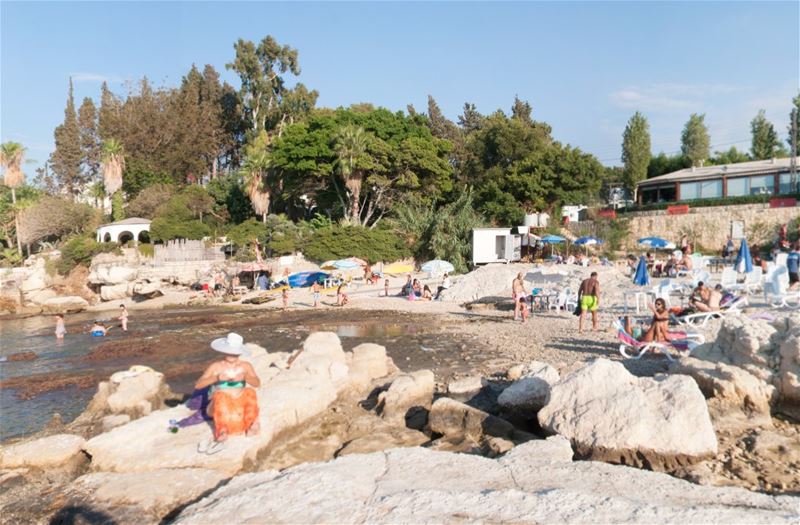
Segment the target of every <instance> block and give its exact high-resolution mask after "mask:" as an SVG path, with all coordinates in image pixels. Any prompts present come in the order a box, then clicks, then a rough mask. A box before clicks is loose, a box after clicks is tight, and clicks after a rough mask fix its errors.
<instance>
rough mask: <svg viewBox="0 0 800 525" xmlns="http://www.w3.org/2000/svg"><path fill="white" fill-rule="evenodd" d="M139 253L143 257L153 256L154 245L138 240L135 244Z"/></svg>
mask: <svg viewBox="0 0 800 525" xmlns="http://www.w3.org/2000/svg"><path fill="white" fill-rule="evenodd" d="M137 249H138V250H139V253H140V254H142V256H144V257H153V256H154V255H155V252H156V250H155V247H154V246H153V245H152V244H150V243H145V242H140V243H139V245H138V246H137Z"/></svg>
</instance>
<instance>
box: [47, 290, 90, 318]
mask: <svg viewBox="0 0 800 525" xmlns="http://www.w3.org/2000/svg"><path fill="white" fill-rule="evenodd" d="M88 306H89V303H88V302H87V301H86V299H84V298H83V297H78V296H76V295H72V296H67V297H54V298H52V299H48V300H46V301H45V302H44V304H42V309H43V310H44V312H45V313H54V314H57V313H67V314H73V313H77V312H82V311H83V310H85V309H86V308H87V307H88Z"/></svg>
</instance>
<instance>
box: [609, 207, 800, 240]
mask: <svg viewBox="0 0 800 525" xmlns="http://www.w3.org/2000/svg"><path fill="white" fill-rule="evenodd" d="M622 217H623V218H630V219H631V220H630V231H631V234H630V236H629V237H628V239H629V246H628V248H629V249H632V248H634V247H635V243H636V239H640V238H642V237H649V236H657V237H663V238H665V239H668V240H671V241H673V242H675V243H678V242H679V241H680V236H681V234H682V233H686V234H688V235H689V238H690V239H692V240H693V241H694V243H695V244H699V245H702V246H704V247H705V248H706V249H712V250H717V249H719V250H721V249H722V245H723V244H724V243H725V242H726V240H727V238H728V235H729V234H730V231H731V221H744V231H745V235H747V236H753V235H754V233H755V230H763V229H764V228H763V227H762V226H770V227H777V226H778V225H780V224H785V223H787V222H789V221H790V220H792V219H795V218H797V217H800V207H797V206H796V207H794V208H770V207H769V204H739V205H732V206H716V207H706V208H691V209H690V210H689V213H687V214H686V215H667V211H666V210H657V211H642V212H634V213H628V214H625V215H623V216H622ZM751 242H752V241H751ZM737 246H738V244H737Z"/></svg>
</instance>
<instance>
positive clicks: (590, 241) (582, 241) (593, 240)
mask: <svg viewBox="0 0 800 525" xmlns="http://www.w3.org/2000/svg"><path fill="white" fill-rule="evenodd" d="M572 244H577V245H578V246H594V245H595V244H603V241H601V240H600V239H598V238H597V237H579V238H577V239H575V240H574V241H573V242H572Z"/></svg>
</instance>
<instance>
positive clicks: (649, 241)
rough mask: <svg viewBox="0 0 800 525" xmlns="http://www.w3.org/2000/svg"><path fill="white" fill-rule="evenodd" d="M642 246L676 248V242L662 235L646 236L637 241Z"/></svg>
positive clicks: (665, 248) (664, 248)
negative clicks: (663, 237)
mask: <svg viewBox="0 0 800 525" xmlns="http://www.w3.org/2000/svg"><path fill="white" fill-rule="evenodd" d="M636 242H637V243H639V246H640V247H642V248H660V249H663V250H674V249H675V244H674V243H671V242H669V241H668V240H666V239H662V238H661V237H644V238H642V239H639V240H638V241H636Z"/></svg>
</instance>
